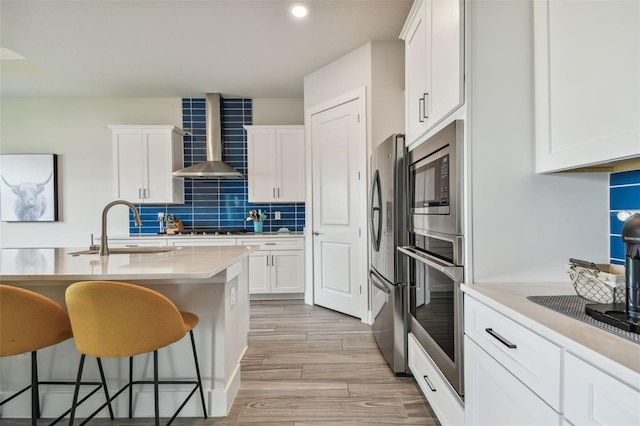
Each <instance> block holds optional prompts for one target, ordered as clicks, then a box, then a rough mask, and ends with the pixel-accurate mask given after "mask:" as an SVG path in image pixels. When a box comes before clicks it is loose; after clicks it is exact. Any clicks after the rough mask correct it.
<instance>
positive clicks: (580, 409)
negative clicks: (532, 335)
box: [564, 353, 640, 425]
mask: <svg viewBox="0 0 640 426" xmlns="http://www.w3.org/2000/svg"><path fill="white" fill-rule="evenodd" d="M564 365H565V368H564V382H565V391H564V399H565V410H564V415H565V417H566V418H567V420H569V421H570V422H571V423H573V424H575V425H640V391H639V390H638V389H633V388H631V387H629V386H627V385H626V384H624V383H622V382H620V381H618V380H616V379H614V378H613V377H611V376H609V375H608V374H606V373H604V372H603V371H601V370H598V369H597V368H595V367H593V366H592V365H590V364H587V363H586V362H584V361H583V360H581V359H579V358H577V357H576V356H574V355H573V354H570V353H567V354H566V356H565V364H564Z"/></svg>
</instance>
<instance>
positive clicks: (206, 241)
mask: <svg viewBox="0 0 640 426" xmlns="http://www.w3.org/2000/svg"><path fill="white" fill-rule="evenodd" d="M168 243H169V245H170V246H235V245H236V239H235V238H215V237H214V238H193V237H186V238H185V237H168Z"/></svg>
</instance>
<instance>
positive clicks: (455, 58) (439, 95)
mask: <svg viewBox="0 0 640 426" xmlns="http://www.w3.org/2000/svg"><path fill="white" fill-rule="evenodd" d="M462 7H463V3H462V2H461V1H460V0H434V1H432V2H431V14H430V18H431V55H430V59H429V60H428V62H427V64H428V68H427V69H428V70H430V77H431V82H430V84H428V86H429V88H430V90H431V92H430V93H431V95H430V96H428V97H427V99H426V102H425V108H426V111H427V114H426V115H427V116H428V119H427V127H433V126H434V125H435V124H437V123H439V122H440V121H442V120H443V119H444V118H445V117H446V116H447V115H449V114H450V113H451V112H453V111H454V110H455V109H456V108H458V107H459V106H460V105H462V93H463V89H462V87H463V78H462V76H463V66H462V64H463V57H464V54H463V52H464V49H463V47H462V46H463V43H462V28H463V26H462V19H463V18H462V17H463V14H462ZM428 18H429V15H428V14H427V19H428ZM427 43H429V40H428V39H427ZM427 78H428V77H427Z"/></svg>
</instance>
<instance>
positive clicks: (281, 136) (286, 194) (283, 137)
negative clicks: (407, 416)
mask: <svg viewBox="0 0 640 426" xmlns="http://www.w3.org/2000/svg"><path fill="white" fill-rule="evenodd" d="M276 137H277V141H278V144H277V153H278V155H277V158H278V163H277V173H276V175H277V177H278V179H277V184H278V185H277V186H276V195H277V202H279V203H285V202H287V203H289V202H301V201H304V199H305V187H306V184H305V174H304V170H305V169H304V130H303V129H302V128H283V129H277V130H276Z"/></svg>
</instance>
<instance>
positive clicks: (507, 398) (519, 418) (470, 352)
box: [464, 336, 562, 426]
mask: <svg viewBox="0 0 640 426" xmlns="http://www.w3.org/2000/svg"><path fill="white" fill-rule="evenodd" d="M464 350H465V354H464V359H465V362H464V368H465V424H466V425H468V426H470V425H474V426H475V425H479V426H481V425H486V426H502V425H504V426H513V425H519V426H524V425H531V426H542V425H555V426H558V425H560V424H561V421H562V420H561V416H560V415H559V414H558V413H556V412H555V411H554V410H553V409H552V408H551V407H549V406H548V405H547V404H545V403H544V402H543V401H542V400H541V399H540V398H538V396H536V394H534V393H533V392H532V391H531V390H530V389H529V388H527V387H526V386H525V385H524V384H523V383H522V382H520V381H519V380H518V379H517V378H516V377H515V376H513V375H512V374H511V373H509V372H508V371H507V370H506V369H505V368H504V367H503V366H502V365H500V364H499V363H498V362H497V361H496V360H495V359H493V358H492V357H491V356H489V354H487V353H486V352H485V351H484V350H483V349H482V348H481V347H480V346H478V345H477V344H476V343H475V342H474V341H473V340H471V339H470V338H468V337H467V336H465V339H464Z"/></svg>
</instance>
